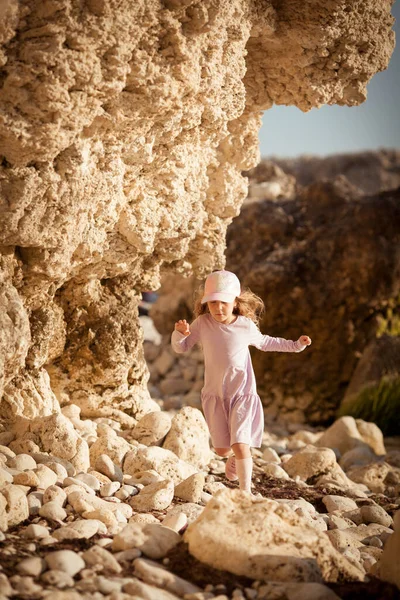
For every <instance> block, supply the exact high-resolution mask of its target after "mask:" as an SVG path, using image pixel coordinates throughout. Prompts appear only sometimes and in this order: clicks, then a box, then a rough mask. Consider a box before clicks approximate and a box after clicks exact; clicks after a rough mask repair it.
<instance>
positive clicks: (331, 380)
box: [227, 177, 400, 422]
mask: <svg viewBox="0 0 400 600" xmlns="http://www.w3.org/2000/svg"><path fill="white" fill-rule="evenodd" d="M399 244H400V205H399V191H398V190H393V191H388V192H383V193H380V194H377V195H373V196H363V195H362V194H361V192H360V191H359V190H358V189H357V188H354V187H353V186H351V185H350V184H349V182H348V181H347V180H346V179H345V178H344V177H342V178H337V179H336V180H335V181H333V182H327V181H325V182H324V181H320V182H316V183H314V184H311V185H310V186H308V187H307V188H305V189H304V190H302V191H301V192H300V193H299V195H298V197H297V198H296V200H293V201H290V200H287V199H285V198H282V199H279V200H274V201H272V200H264V201H260V202H257V203H251V204H248V205H246V206H244V208H243V210H242V213H241V215H240V218H238V219H236V220H235V221H234V222H233V223H232V225H231V227H230V229H229V232H228V237H227V266H228V267H229V268H230V269H231V270H233V271H234V272H235V273H237V274H238V276H239V277H240V278H241V280H242V283H243V285H244V286H249V287H250V289H252V290H253V291H254V292H255V293H256V294H258V295H259V296H261V297H262V298H263V299H264V301H265V306H266V311H265V316H264V318H263V320H262V322H261V329H262V331H264V332H266V333H268V334H269V335H276V336H282V337H286V338H289V339H297V338H298V337H299V336H300V335H301V334H303V333H306V334H308V335H309V336H310V337H311V338H312V340H313V344H312V346H311V347H310V348H309V349H308V350H307V353H303V354H300V355H296V354H295V355H292V354H284V355H281V354H278V353H261V352H255V353H254V357H253V364H254V368H255V372H256V376H257V380H258V384H259V390H260V391H261V394H262V396H263V400H264V403H265V404H266V405H267V407H268V411H269V412H270V413H271V414H272V415H277V414H280V415H281V416H285V417H286V418H290V419H292V420H294V421H300V422H301V421H304V420H308V421H314V422H320V421H321V420H326V419H328V418H330V417H332V416H333V414H334V412H335V410H336V408H337V407H338V405H339V403H340V401H341V399H342V398H343V395H344V392H345V391H346V388H347V386H348V384H349V382H350V380H351V377H352V375H353V373H354V370H355V368H356V366H357V362H358V360H359V357H360V356H361V354H362V352H363V351H364V349H365V348H366V346H367V345H368V343H369V342H370V341H371V339H373V338H375V336H376V335H378V334H382V333H383V331H382V323H383V321H384V317H385V316H386V314H387V312H388V311H389V312H390V311H393V310H396V308H395V307H396V306H397V305H398V294H399V289H400V279H399V272H400V269H399V267H400V263H399V254H398V252H396V251H395V250H394V249H396V248H398V247H399Z"/></svg>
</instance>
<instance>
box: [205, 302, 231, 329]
mask: <svg viewBox="0 0 400 600" xmlns="http://www.w3.org/2000/svg"><path fill="white" fill-rule="evenodd" d="M207 306H208V310H209V311H210V313H211V316H212V318H213V319H214V320H215V321H217V322H218V323H222V324H223V325H229V323H232V321H235V320H236V315H234V314H233V310H234V308H235V306H236V302H221V300H214V301H213V302H207Z"/></svg>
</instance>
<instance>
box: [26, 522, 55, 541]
mask: <svg viewBox="0 0 400 600" xmlns="http://www.w3.org/2000/svg"><path fill="white" fill-rule="evenodd" d="M22 535H23V536H24V537H26V538H28V539H31V540H39V539H40V538H44V537H47V536H48V535H49V530H48V528H47V527H44V526H43V525H35V524H33V523H31V524H30V525H28V527H27V528H26V529H25V530H24V531H23V533H22Z"/></svg>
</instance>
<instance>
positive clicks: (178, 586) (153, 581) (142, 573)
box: [133, 558, 214, 597]
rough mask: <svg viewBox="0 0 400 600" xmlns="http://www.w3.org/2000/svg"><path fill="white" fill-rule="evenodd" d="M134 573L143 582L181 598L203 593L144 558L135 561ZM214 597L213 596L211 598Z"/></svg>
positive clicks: (195, 586)
mask: <svg viewBox="0 0 400 600" xmlns="http://www.w3.org/2000/svg"><path fill="white" fill-rule="evenodd" d="M133 572H134V575H136V576H137V577H139V578H140V579H141V580H142V581H145V582H146V583H149V584H150V585H154V586H156V587H159V588H162V589H166V590H168V591H169V592H171V593H173V594H176V595H177V596H179V597H182V596H185V595H186V594H196V593H199V592H201V591H202V590H201V589H200V588H199V587H198V586H197V585H194V584H192V583H190V582H189V581H186V580H185V579H182V578H181V577H178V576H177V575H175V574H174V573H171V572H169V571H167V570H166V569H163V568H162V567H160V565H159V564H157V563H155V562H153V561H151V560H147V559H144V558H137V559H136V560H134V561H133ZM213 595H214V594H211V597H213Z"/></svg>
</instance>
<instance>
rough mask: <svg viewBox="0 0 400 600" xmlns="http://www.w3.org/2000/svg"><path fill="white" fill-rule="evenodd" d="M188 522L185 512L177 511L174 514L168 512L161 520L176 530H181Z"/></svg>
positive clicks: (164, 524) (166, 525) (163, 523)
mask: <svg viewBox="0 0 400 600" xmlns="http://www.w3.org/2000/svg"><path fill="white" fill-rule="evenodd" d="M187 524H188V518H187V516H186V515H185V513H183V512H181V513H176V514H174V515H171V514H167V515H166V517H164V519H163V520H162V521H161V525H162V526H163V527H169V528H170V529H173V530H174V531H176V532H178V533H179V532H181V531H182V530H183V529H184V528H185V527H186V525H187Z"/></svg>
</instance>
